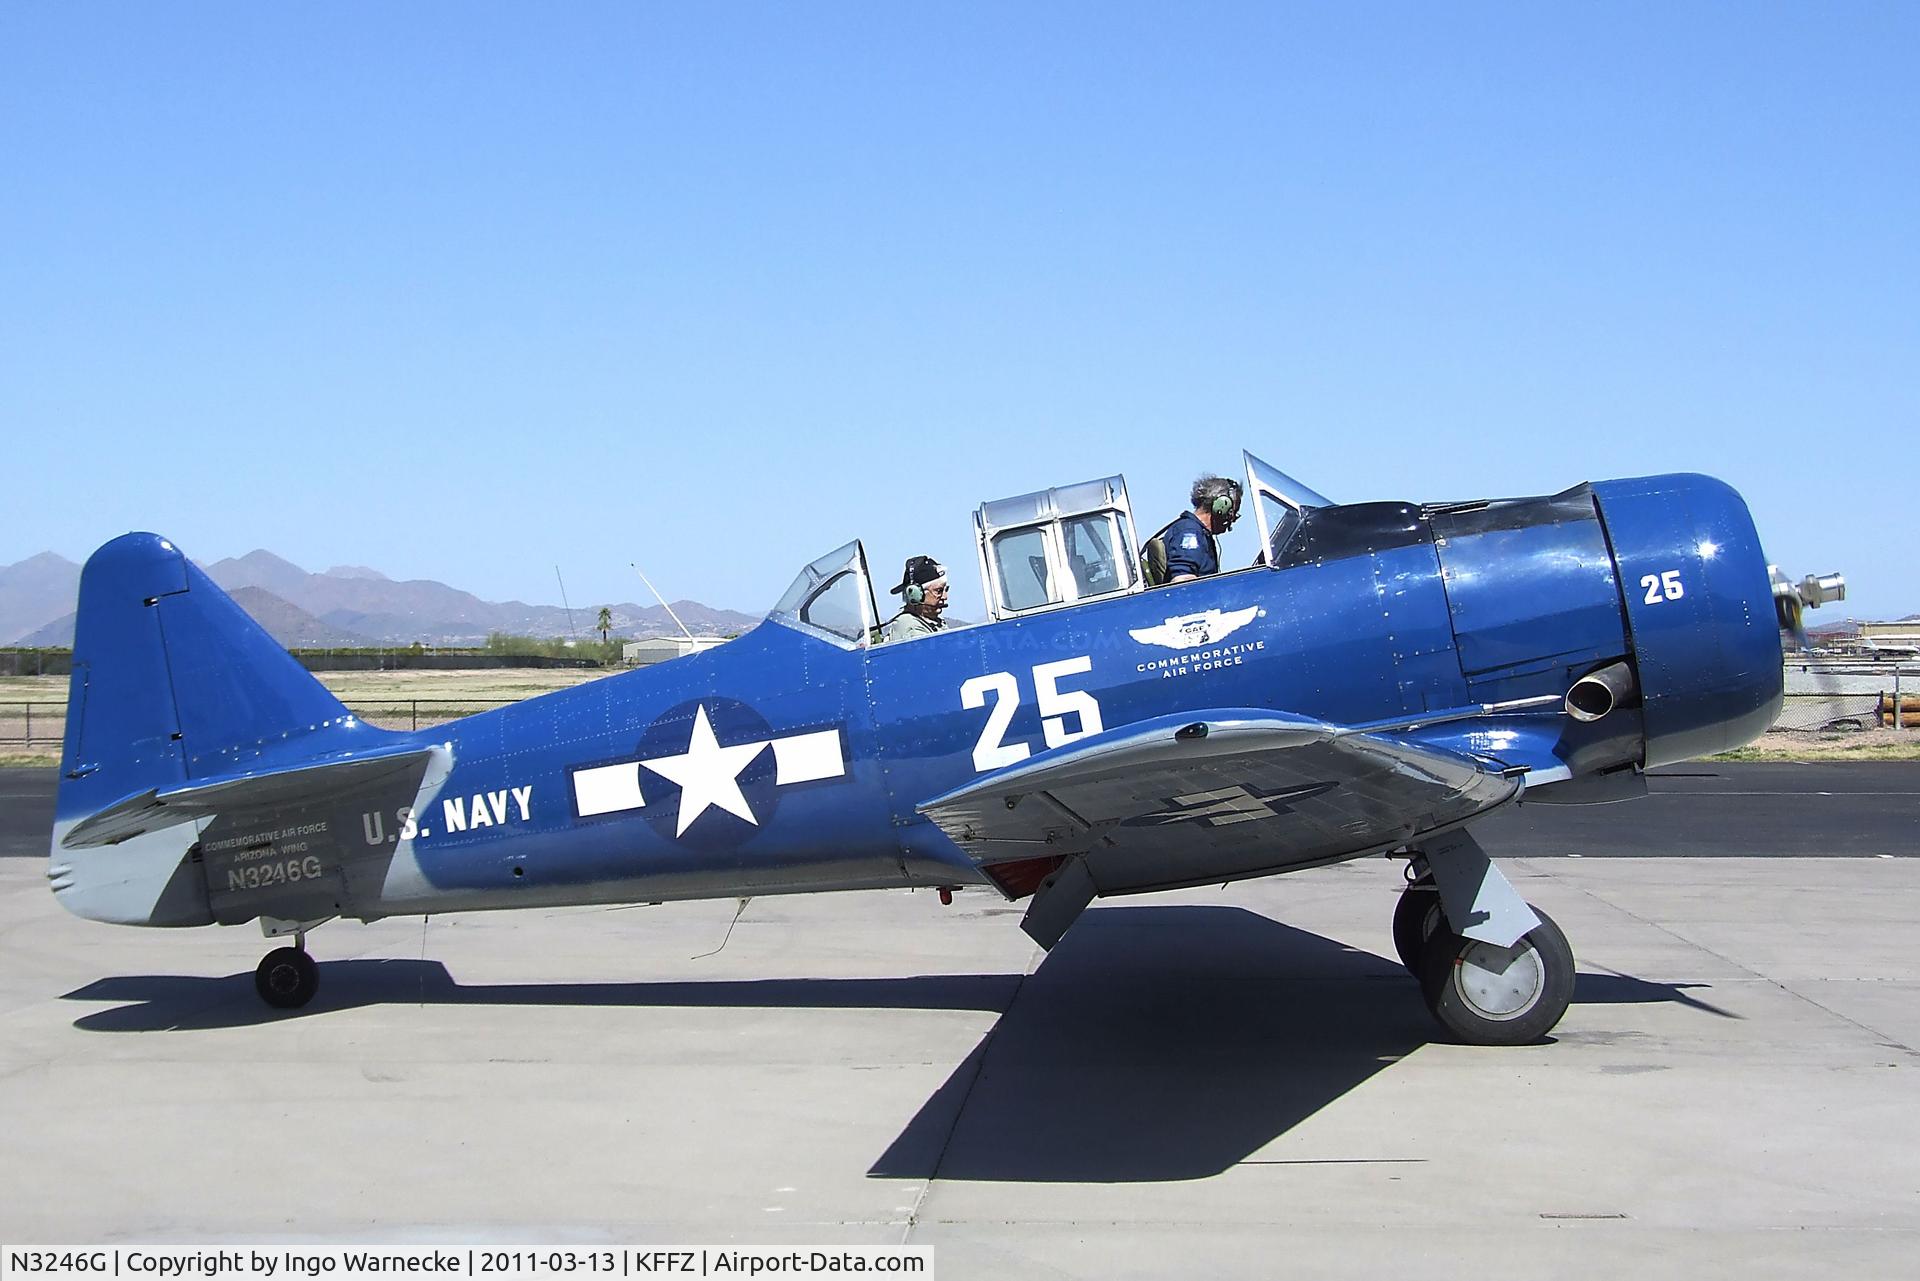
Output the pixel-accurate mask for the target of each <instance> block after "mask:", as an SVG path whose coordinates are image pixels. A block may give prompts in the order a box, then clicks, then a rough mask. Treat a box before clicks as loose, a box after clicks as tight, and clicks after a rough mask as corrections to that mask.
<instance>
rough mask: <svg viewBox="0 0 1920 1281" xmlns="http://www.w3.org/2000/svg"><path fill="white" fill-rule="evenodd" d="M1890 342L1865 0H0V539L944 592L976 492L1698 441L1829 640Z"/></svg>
mask: <svg viewBox="0 0 1920 1281" xmlns="http://www.w3.org/2000/svg"><path fill="white" fill-rule="evenodd" d="M1917 377H1920V6H1916V5H1912V4H1904V5H1885V6H1878V5H1863V4H1839V5H1818V6H1814V5H1783V6H1774V5H1760V4H1750V3H1740V4H1732V5H1726V6H1717V5H1702V4H1687V5H1672V4H1657V5H1648V6H1644V7H1640V6H1631V5H1615V4H1608V5H1583V6H1577V7H1576V6H1539V5H1514V6H1481V5H1470V6H1444V5H1431V4H1413V5H1397V4H1376V3H1364V4H1351V5H1349V4H1324V5H1315V6H1292V5H1280V4H1260V5H1248V6H1237V5H1173V4H1161V5H1151V6H1133V5H1123V4H1115V3H1101V4H1091V5H1084V6H1082V5H1073V4H1057V3H1049V4H1043V5H1034V4H1015V5H1004V6H1003V5H981V4H969V5H938V4H899V3H882V4H872V5H854V4H828V3H821V4H806V5H792V4H788V5H746V4H725V5H694V4H683V5H673V6H666V5H659V4H652V5H643V4H637V3H622V4H610V5H604V6H601V5H587V4H564V5H558V4H556V5H524V4H523V5H513V6H488V5H480V4H473V3H459V4H446V5H435V4H422V3H408V4H390V3H383V4H377V5H349V4H328V5H304V6H293V5H261V4H252V3H248V4H233V5H196V4H165V5H155V4H144V3H143V4H125V5H106V4H101V5H86V6H76V5H58V4H52V3H45V4H38V3H16V4H11V5H8V6H6V7H5V8H4V9H0V436H3V437H4V444H3V445H0V458H3V459H4V462H0V467H4V474H5V476H6V478H7V481H6V486H5V493H4V495H0V563H5V562H8V561H13V560H18V559H20V558H22V557H24V556H27V555H30V554H32V553H34V552H37V551H41V550H43V549H51V550H55V551H58V552H61V553H62V554H64V555H67V556H69V557H72V558H74V559H76V560H78V559H82V558H84V556H85V555H86V554H87V553H88V552H89V551H90V550H91V549H92V548H93V547H94V546H95V545H97V544H99V543H100V542H102V541H104V540H106V539H107V538H109V537H111V536H113V535H115V534H117V533H120V532H122V531H124V530H127V529H132V528H144V529H153V530H157V531H160V532H163V533H166V534H168V535H170V536H171V537H173V538H174V539H176V540H177V541H178V542H179V543H180V544H181V545H182V546H183V547H185V548H186V549H187V551H188V552H189V553H190V554H192V555H194V556H195V557H196V558H198V559H200V560H202V561H212V560H217V559H219V558H221V557H223V556H229V555H236V554H240V553H243V552H245V551H247V550H249V549H251V548H254V547H266V548H269V549H271V550H273V551H275V552H278V553H279V554H281V555H283V556H286V557H288V558H290V559H292V560H295V561H297V562H299V563H301V564H303V565H305V566H307V567H308V568H310V569H323V568H326V567H327V566H330V565H335V564H364V565H371V566H374V567H376V568H378V569H381V570H383V571H384V572H386V573H388V574H390V575H393V576H395V577H430V578H438V579H441V580H443V581H446V582H449V583H452V584H454V585H456V586H459V587H463V588H466V589H468V590H471V591H474V592H477V593H479V594H481V595H482V596H486V597H489V598H495V599H502V598H508V597H518V598H521V599H524V600H530V601H539V602H554V603H557V600H556V598H557V595H558V593H557V589H556V588H555V586H554V576H553V566H554V565H555V564H556V563H558V564H560V565H561V566H562V567H563V568H564V570H565V572H566V575H567V586H568V589H569V594H570V595H571V597H572V600H573V603H574V605H575V606H576V607H583V606H586V607H590V606H592V605H595V604H599V603H603V602H606V601H612V600H621V599H643V600H644V599H645V597H644V595H643V593H642V591H641V589H640V588H639V585H638V583H637V582H635V581H634V579H633V577H632V574H631V572H630V571H629V570H628V569H627V563H628V562H629V561H630V560H634V559H638V560H639V562H640V564H641V565H642V567H643V568H645V569H646V570H647V572H648V573H649V574H650V575H651V576H652V577H653V578H654V579H655V581H656V582H658V583H659V584H660V586H661V587H662V588H663V590H665V591H666V592H667V593H668V594H669V595H670V596H693V597H697V598H699V599H702V600H705V601H707V602H708V603H710V604H715V605H722V606H730V607H734V608H739V609H746V610H758V609H764V608H766V607H767V606H768V605H770V604H771V603H772V602H773V600H774V599H775V597H776V596H777V595H778V594H779V592H780V590H781V589H782V587H784V586H785V584H786V582H787V580H788V579H789V578H790V577H791V576H792V574H793V572H794V571H795V569H796V568H797V567H798V566H799V564H800V563H802V562H803V561H805V560H807V559H810V558H811V557H812V556H814V555H816V554H818V553H820V552H824V551H826V550H828V549H830V548H832V547H834V546H835V545H837V544H839V543H841V542H843V541H845V540H847V539H849V538H852V537H855V536H859V537H862V538H864V539H865V540H866V541H867V547H868V552H869V554H870V556H871V557H872V559H873V562H874V566H875V572H876V574H877V576H879V577H880V578H881V579H882V580H883V582H884V581H890V580H891V579H892V578H893V577H894V576H895V575H897V573H898V566H899V563H900V561H901V559H902V558H903V557H904V556H905V555H907V554H908V553H912V552H920V551H928V552H932V553H933V554H935V555H937V556H939V557H940V558H941V559H943V560H946V561H947V562H949V563H950V564H951V565H953V566H954V568H955V571H956V574H955V578H956V588H957V590H956V600H955V609H956V611H957V612H959V613H963V614H969V615H972V616H974V617H978V616H979V611H980V607H979V588H978V586H977V581H976V580H977V573H976V571H975V569H974V567H973V566H974V561H973V553H972V548H971V525H970V512H971V510H972V508H973V506H974V505H975V504H976V503H977V502H979V501H980V500H982V499H985V498H990V497H1000V496H1005V495H1008V494H1013V493H1019V492H1023V491H1026V490H1031V489H1038V488H1041V487H1044V486H1046V485H1051V484H1060V483H1065V482H1069V481H1074V480H1080V479H1085V478H1088V477H1092V476H1098V475H1105V474H1108V473H1111V472H1116V471H1124V472H1125V473H1126V474H1127V476H1128V478H1129V481H1130V483H1131V486H1132V492H1133V497H1134V502H1135V506H1136V509H1137V511H1138V514H1139V521H1140V524H1141V525H1142V526H1143V530H1142V532H1143V533H1145V532H1148V531H1150V530H1151V529H1152V528H1154V527H1156V526H1157V525H1158V524H1159V523H1160V522H1162V521H1164V520H1165V519H1167V518H1169V517H1170V516H1171V515H1172V514H1173V513H1174V511H1175V510H1176V508H1177V507H1178V506H1179V504H1180V502H1181V500H1182V498H1183V497H1184V492H1185V488H1186V485H1187V483H1188V482H1189V481H1190V480H1191V479H1192V477H1193V475H1194V474H1195V473H1196V472H1198V471H1199V470H1201V469H1219V470H1228V471H1230V470H1231V469H1233V468H1235V467H1237V465H1238V459H1239V451H1240V449H1241V448H1242V447H1243V446H1244V447H1248V448H1251V449H1253V450H1254V452H1256V453H1258V454H1261V455H1263V456H1264V457H1266V458H1267V459H1268V460H1269V461H1270V462H1272V463H1274V464H1276V465H1277V466H1280V467H1282V468H1284V469H1285V470H1288V471H1291V472H1293V473H1294V474H1295V475H1297V476H1299V477H1300V478H1301V479H1303V480H1305V481H1307V482H1308V483H1309V484H1311V485H1313V486H1315V487H1316V488H1318V489H1321V490H1322V491H1324V492H1326V493H1328V494H1331V495H1333V496H1334V497H1336V498H1345V499H1361V498H1413V499H1445V498H1465V497H1483V496H1494V495H1512V494H1526V493H1540V492H1547V491H1552V490H1555V489H1559V488H1562V487H1564V486H1566V485H1569V484H1572V483H1575V482H1578V481H1580V480H1586V479H1599V478H1603V477H1607V476H1615V475H1633V474H1640V473H1646V472H1656V471H1669V470H1698V471H1707V472H1711V473H1714V474H1716V475H1719V476H1721V477H1723V478H1725V479H1727V480H1729V481H1731V482H1732V483H1733V484H1734V485H1735V486H1736V487H1738V488H1739V489H1740V490H1741V491H1742V492H1743V493H1745V494H1746V496H1747V498H1748V501H1749V502H1750V504H1751V505H1752V507H1753V509H1754V513H1755V516H1756V517H1757V519H1758V520H1759V523H1760V527H1761V532H1762V535H1763V537H1764V538H1765V539H1766V542H1767V545H1768V549H1769V552H1770V554H1771V555H1772V557H1773V558H1774V559H1776V560H1779V561H1781V562H1782V563H1783V564H1784V565H1785V566H1786V568H1788V569H1789V570H1790V571H1791V572H1793V573H1794V574H1795V575H1798V574H1801V573H1805V572H1809V571H1814V570H1820V571H1826V570H1833V569H1839V570H1842V571H1844V572H1846V573H1847V574H1848V576H1849V578H1850V579H1851V582H1852V585H1853V593H1854V597H1853V601H1852V602H1851V605H1850V607H1848V608H1847V609H1846V610H1845V611H1844V612H1846V613H1856V614H1859V615H1862V616H1878V615H1886V614H1893V613H1905V612H1911V611H1916V610H1920V570H1917V569H1916V568H1915V558H1914V554H1913V551H1914V531H1915V528H1916V524H1920V520H1917V518H1916V516H1915V510H1916V503H1920V495H1917V494H1916V492H1915V488H1914V486H1915V479H1916V474H1917V473H1916V467H1915V453H1914V449H1915V443H1916V439H1920V431H1916V428H1917V427H1920V382H1917V381H1916V379H1917ZM1233 539H1234V540H1236V541H1238V542H1239V543H1240V544H1241V545H1240V546H1238V547H1233V546H1232V545H1231V544H1230V549H1231V552H1232V559H1234V560H1236V561H1238V560H1241V559H1243V558H1251V555H1252V552H1253V547H1252V539H1251V537H1250V536H1247V535H1245V534H1244V533H1240V532H1236V533H1235V535H1234V536H1233Z"/></svg>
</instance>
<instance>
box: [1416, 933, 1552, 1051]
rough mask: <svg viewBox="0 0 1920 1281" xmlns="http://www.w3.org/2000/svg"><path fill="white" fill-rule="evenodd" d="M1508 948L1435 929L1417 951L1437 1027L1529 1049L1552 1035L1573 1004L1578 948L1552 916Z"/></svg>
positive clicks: (1467, 1038) (1479, 1041)
mask: <svg viewBox="0 0 1920 1281" xmlns="http://www.w3.org/2000/svg"><path fill="white" fill-rule="evenodd" d="M1533 911H1534V915H1536V916H1538V917H1539V918H1540V924H1539V925H1537V926H1535V927H1534V928H1533V929H1531V930H1529V931H1528V932H1527V933H1526V934H1525V935H1524V936H1522V937H1521V939H1520V941H1519V942H1518V943H1516V944H1515V945H1514V946H1513V947H1511V948H1496V947H1494V946H1493V945H1492V944H1491V943H1482V942H1480V941H1479V940H1477V939H1469V938H1462V937H1461V936H1460V935H1458V934H1455V933H1454V932H1453V931H1452V930H1451V929H1438V930H1435V931H1434V932H1433V934H1432V935H1431V936H1430V937H1429V938H1428V939H1427V941H1426V944H1425V945H1424V947H1423V949H1422V951H1421V953H1420V965H1419V968H1418V969H1417V970H1415V973H1416V974H1418V975H1419V976H1420V990H1421V993H1422V994H1423V995H1424V996H1425V997H1426V999H1427V1008H1428V1009H1429V1010H1431V1011H1433V1017H1434V1018H1436V1019H1438V1020H1439V1021H1440V1026H1442V1027H1444V1028H1446V1029H1447V1031H1448V1032H1450V1033H1452V1034H1453V1036H1454V1037H1455V1038H1456V1039H1457V1040H1459V1041H1461V1042H1463V1043H1465V1044H1467V1045H1528V1044H1531V1043H1532V1042H1535V1041H1538V1040H1539V1039H1540V1038H1541V1037H1543V1036H1545V1035H1546V1034H1547V1033H1549V1032H1551V1031H1553V1029H1554V1027H1555V1026H1556V1025H1557V1024H1558V1023H1559V1022H1560V1016H1561V1015H1563V1014H1565V1013H1566V1012H1567V1006H1568V1004H1569V1003H1570V1002H1572V1000H1573V980H1574V964H1573V949H1572V948H1571V947H1570V946H1568V944H1567V936H1566V935H1565V934H1563V933H1561V931H1560V927H1559V926H1558V925H1555V924H1554V923H1553V918H1552V917H1550V916H1548V915H1547V914H1546V913H1545V912H1542V911H1541V910H1540V909H1539V908H1537V907H1536V908H1534V909H1533Z"/></svg>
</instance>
